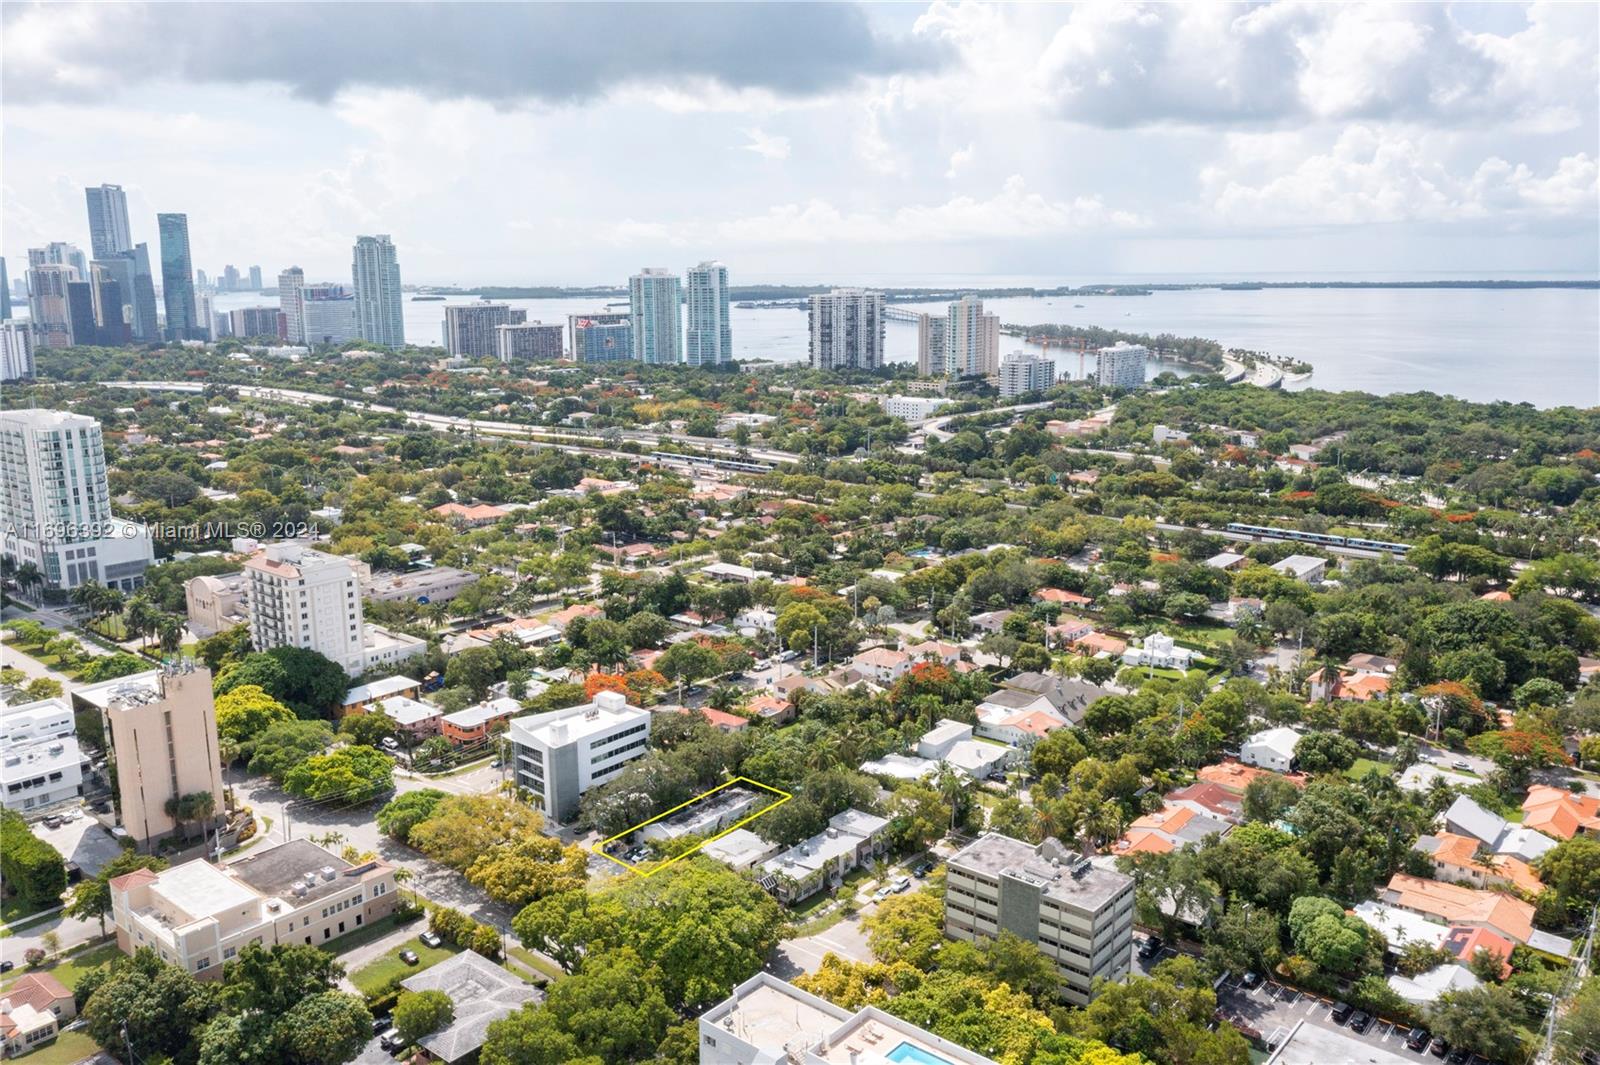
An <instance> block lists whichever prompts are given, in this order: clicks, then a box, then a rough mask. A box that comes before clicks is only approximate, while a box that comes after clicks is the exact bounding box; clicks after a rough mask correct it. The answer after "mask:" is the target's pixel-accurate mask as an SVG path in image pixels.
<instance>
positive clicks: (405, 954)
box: [400, 949, 422, 965]
mask: <svg viewBox="0 0 1600 1065" xmlns="http://www.w3.org/2000/svg"><path fill="white" fill-rule="evenodd" d="M400 960H401V961H403V962H405V963H406V964H407V965H416V964H417V963H418V962H420V961H421V960H422V959H421V958H419V957H417V952H416V951H414V950H409V949H408V950H402V951H401V952H400Z"/></svg>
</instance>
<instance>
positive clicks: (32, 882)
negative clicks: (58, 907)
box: [0, 810, 67, 909]
mask: <svg viewBox="0 0 1600 1065" xmlns="http://www.w3.org/2000/svg"><path fill="white" fill-rule="evenodd" d="M0 878H3V879H4V880H5V884H6V890H7V891H9V892H11V893H12V894H14V895H16V896H17V897H18V898H20V899H21V900H22V901H23V903H24V904H25V905H26V906H28V907H29V908H30V909H43V908H44V907H46V906H53V905H55V904H56V902H57V901H58V900H60V898H61V893H62V892H64V891H66V889H67V863H66V861H65V860H64V859H63V858H62V857H61V852H60V851H58V850H56V849H55V848H54V847H52V846H51V845H50V844H48V843H46V842H45V841H44V840H42V839H40V838H39V837H38V836H35V835H34V834H33V832H32V831H31V830H30V829H29V828H28V822H27V821H25V820H24V819H23V817H22V815H21V814H19V813H17V812H16V811H15V810H0Z"/></svg>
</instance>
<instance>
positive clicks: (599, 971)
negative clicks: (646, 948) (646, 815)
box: [544, 878, 675, 1061]
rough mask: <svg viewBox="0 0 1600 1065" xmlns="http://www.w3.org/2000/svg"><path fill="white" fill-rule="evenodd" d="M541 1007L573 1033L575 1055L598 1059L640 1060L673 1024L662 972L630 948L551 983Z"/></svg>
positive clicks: (590, 961)
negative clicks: (587, 1055) (576, 1046)
mask: <svg viewBox="0 0 1600 1065" xmlns="http://www.w3.org/2000/svg"><path fill="white" fill-rule="evenodd" d="M652 879H654V878H652ZM544 1008H545V1009H546V1010H548V1011H549V1012H550V1015H551V1016H552V1017H554V1018H555V1020H556V1023H557V1024H558V1025H559V1026H560V1028H561V1029H562V1030H563V1031H566V1032H569V1033H571V1035H572V1037H573V1039H574V1041H575V1042H576V1043H577V1045H578V1050H579V1053H583V1054H593V1055H595V1056H596V1057H598V1058H600V1059H601V1060H602V1061H634V1060H638V1059H641V1058H643V1057H644V1056H645V1055H648V1054H649V1053H650V1052H651V1051H653V1050H654V1049H655V1048H656V1044H658V1043H660V1042H661V1039H662V1037H663V1036H665V1035H666V1033H667V1027H668V1026H669V1025H670V1024H672V1022H673V1021H674V1020H675V1017H674V1014H673V1012H672V1008H671V1007H670V1006H668V1004H667V999H666V995H665V993H664V992H663V990H662V977H661V974H660V971H659V970H658V969H657V968H656V967H655V966H652V965H647V964H645V962H644V960H643V959H642V958H640V956H639V955H638V954H636V953H635V952H634V951H633V950H632V949H631V948H629V947H622V948H620V949H617V950H613V951H607V952H606V953H604V954H601V955H599V956H598V957H595V958H593V959H590V960H588V961H586V962H585V963H584V965H583V968H582V969H580V970H579V971H578V972H577V973H576V974H574V975H572V976H569V977H568V978H567V979H565V980H560V981H557V982H556V983H555V984H553V985H551V987H550V991H549V997H548V998H546V1000H545V1006H544Z"/></svg>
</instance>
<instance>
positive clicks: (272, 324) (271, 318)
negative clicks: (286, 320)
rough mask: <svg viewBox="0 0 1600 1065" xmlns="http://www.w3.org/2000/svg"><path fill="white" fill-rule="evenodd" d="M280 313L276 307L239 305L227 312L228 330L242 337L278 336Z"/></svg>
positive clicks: (279, 334) (279, 332)
mask: <svg viewBox="0 0 1600 1065" xmlns="http://www.w3.org/2000/svg"><path fill="white" fill-rule="evenodd" d="M281 314H282V312H280V311H279V310H278V308H276V307H240V308H238V309H237V310H232V311H229V312H228V332H229V334H230V335H232V336H236V337H240V338H242V339H247V338H249V337H272V338H274V339H276V338H279V337H280V336H281V329H280V318H281Z"/></svg>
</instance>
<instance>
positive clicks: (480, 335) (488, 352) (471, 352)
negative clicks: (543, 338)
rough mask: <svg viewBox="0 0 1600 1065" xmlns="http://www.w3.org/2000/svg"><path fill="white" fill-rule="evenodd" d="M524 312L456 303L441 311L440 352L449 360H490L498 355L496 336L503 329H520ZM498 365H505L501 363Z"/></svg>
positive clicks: (492, 305)
mask: <svg viewBox="0 0 1600 1065" xmlns="http://www.w3.org/2000/svg"><path fill="white" fill-rule="evenodd" d="M527 320H528V312H527V311H525V310H522V309H521V308H520V307H513V306H511V304H509V303H493V302H491V301H489V300H482V301H480V302H478V303H456V304H452V305H450V306H448V307H446V308H445V309H444V350H445V351H446V352H448V353H449V354H450V355H451V356H460V357H462V358H467V359H493V358H497V357H499V355H500V351H499V341H498V337H499V334H498V333H497V332H496V330H497V329H499V328H500V326H503V325H520V324H521V323H523V322H526V321H527ZM501 361H502V362H505V361H509V360H506V359H503V358H502V359H501Z"/></svg>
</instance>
